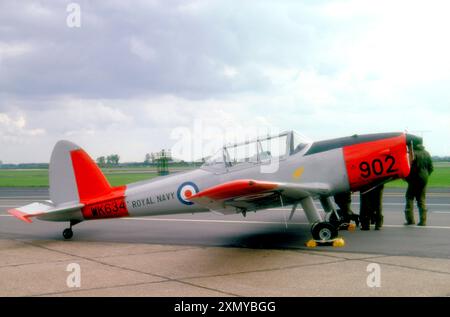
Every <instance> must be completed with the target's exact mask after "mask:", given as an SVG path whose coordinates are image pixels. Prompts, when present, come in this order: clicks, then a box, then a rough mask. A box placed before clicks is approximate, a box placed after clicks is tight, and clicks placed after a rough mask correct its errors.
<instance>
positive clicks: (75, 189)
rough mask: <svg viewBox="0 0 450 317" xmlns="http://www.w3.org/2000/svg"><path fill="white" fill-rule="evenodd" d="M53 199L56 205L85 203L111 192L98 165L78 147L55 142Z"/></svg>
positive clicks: (50, 175)
mask: <svg viewBox="0 0 450 317" xmlns="http://www.w3.org/2000/svg"><path fill="white" fill-rule="evenodd" d="M49 184H50V199H51V200H52V201H53V203H54V204H55V205H65V204H73V203H79V202H82V203H85V202H88V201H89V200H92V199H95V198H96V197H99V196H102V195H107V194H109V193H111V192H112V188H111V186H110V184H109V182H108V180H107V179H106V178H105V176H104V175H103V173H102V171H101V170H100V168H99V167H98V166H97V164H96V163H95V162H94V161H93V160H92V159H91V158H90V157H89V155H88V154H87V153H86V152H85V151H84V150H83V149H82V148H80V147H79V146H78V145H76V144H74V143H72V142H69V141H59V142H58V143H56V145H55V147H54V149H53V152H52V156H51V159H50V166H49Z"/></svg>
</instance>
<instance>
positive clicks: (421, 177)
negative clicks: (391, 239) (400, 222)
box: [405, 144, 433, 226]
mask: <svg viewBox="0 0 450 317" xmlns="http://www.w3.org/2000/svg"><path fill="white" fill-rule="evenodd" d="M413 151H414V159H413V161H412V164H411V172H410V173H409V175H408V177H406V181H407V182H408V189H407V190H406V206H405V218H406V223H405V225H413V224H415V223H416V222H415V220H414V212H413V209H414V199H416V201H417V208H418V209H419V219H420V220H419V223H418V224H417V225H418V226H426V225H427V207H426V204H425V194H426V187H427V183H428V177H429V176H430V175H431V173H432V172H433V162H432V160H431V156H430V153H428V151H426V150H425V148H424V146H423V145H422V144H415V145H414V146H413Z"/></svg>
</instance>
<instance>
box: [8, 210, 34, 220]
mask: <svg viewBox="0 0 450 317" xmlns="http://www.w3.org/2000/svg"><path fill="white" fill-rule="evenodd" d="M8 213H10V214H11V215H13V216H14V217H16V218H18V219H20V220H22V221H24V222H28V223H32V221H31V219H30V218H29V217H30V216H29V215H27V214H26V213H24V212H22V211H20V210H18V209H10V210H8Z"/></svg>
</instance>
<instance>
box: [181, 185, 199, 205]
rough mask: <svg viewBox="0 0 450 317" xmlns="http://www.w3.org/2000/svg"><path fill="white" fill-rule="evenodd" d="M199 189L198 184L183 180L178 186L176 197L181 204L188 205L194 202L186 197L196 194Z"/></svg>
mask: <svg viewBox="0 0 450 317" xmlns="http://www.w3.org/2000/svg"><path fill="white" fill-rule="evenodd" d="M199 191H200V190H199V189H198V186H197V185H195V184H194V183H193V182H185V183H183V184H181V185H180V187H178V190H177V198H178V200H179V201H180V202H181V203H182V204H185V205H188V206H190V205H193V204H194V203H193V202H192V201H189V200H188V199H189V198H190V197H192V196H194V195H195V194H197V193H198V192H199Z"/></svg>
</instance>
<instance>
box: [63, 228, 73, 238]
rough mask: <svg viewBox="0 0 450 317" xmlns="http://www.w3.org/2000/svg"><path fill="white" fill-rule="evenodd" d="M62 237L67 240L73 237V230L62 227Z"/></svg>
mask: <svg viewBox="0 0 450 317" xmlns="http://www.w3.org/2000/svg"><path fill="white" fill-rule="evenodd" d="M63 237H64V239H66V240H69V239H71V238H72V237H73V231H72V229H70V228H67V229H64V231H63Z"/></svg>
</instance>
